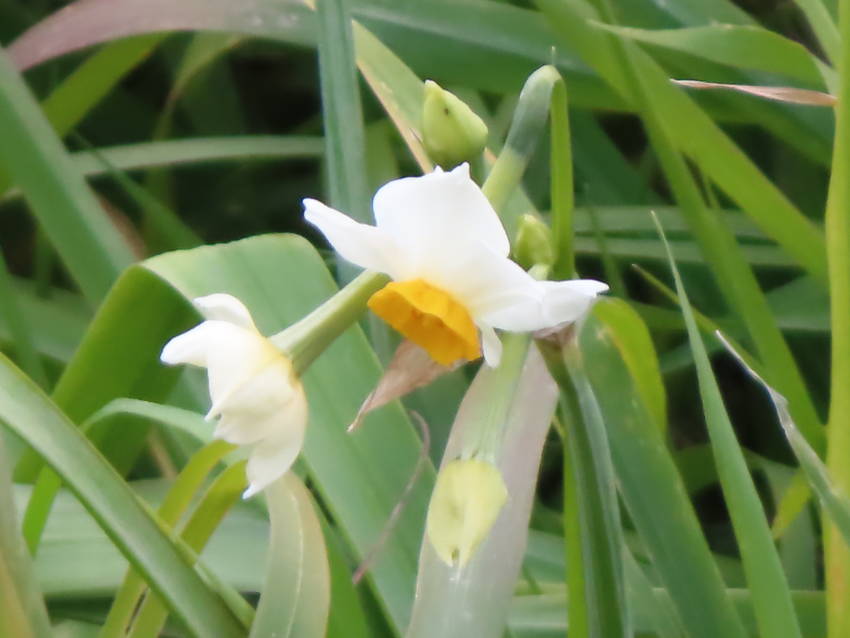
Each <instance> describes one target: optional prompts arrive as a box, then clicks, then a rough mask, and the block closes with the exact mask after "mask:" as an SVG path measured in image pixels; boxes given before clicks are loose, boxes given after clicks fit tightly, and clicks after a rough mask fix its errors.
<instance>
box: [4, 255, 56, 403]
mask: <svg viewBox="0 0 850 638" xmlns="http://www.w3.org/2000/svg"><path fill="white" fill-rule="evenodd" d="M0 299H3V306H2V308H0V323H5V324H6V329H7V330H8V331H9V336H10V337H11V341H12V344H13V347H14V350H15V353H16V354H17V356H18V363H19V364H20V367H21V369H22V370H23V371H24V372H26V373H27V374H28V375H29V376H30V378H31V379H32V380H33V381H35V382H36V383H38V385H40V386H41V387H42V388H47V383H48V382H47V372H46V371H45V369H44V364H43V362H42V361H41V356H40V355H39V354H38V350H37V349H36V346H35V342H34V339H33V336H32V331H31V327H30V325H29V324H28V323H27V321H26V319H25V317H24V314H23V311H22V309H21V306H20V302H19V300H18V294H17V292H16V291H15V290H14V288H13V285H12V275H11V274H10V273H9V269H8V268H7V266H6V259H5V258H4V257H3V254H2V253H0Z"/></svg>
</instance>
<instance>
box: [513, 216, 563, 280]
mask: <svg viewBox="0 0 850 638" xmlns="http://www.w3.org/2000/svg"><path fill="white" fill-rule="evenodd" d="M513 250H514V258H515V259H516V261H517V263H518V264H519V265H520V266H522V267H523V268H526V269H528V268H531V267H533V266H537V265H538V264H540V265H543V266H551V265H552V264H554V263H555V248H554V246H553V245H552V231H551V230H549V227H548V226H547V225H546V224H545V223H544V222H543V221H542V220H541V219H540V218H538V217H536V216H534V215H529V214H525V215H523V216H522V217H520V219H519V228H518V230H517V234H516V241H514V249H513Z"/></svg>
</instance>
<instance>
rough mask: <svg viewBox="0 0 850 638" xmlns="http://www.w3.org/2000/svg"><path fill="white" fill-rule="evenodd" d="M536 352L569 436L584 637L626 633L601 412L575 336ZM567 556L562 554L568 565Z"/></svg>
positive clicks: (617, 526)
mask: <svg viewBox="0 0 850 638" xmlns="http://www.w3.org/2000/svg"><path fill="white" fill-rule="evenodd" d="M541 351H542V352H543V353H544V357H545V358H546V360H547V364H548V365H549V370H550V372H551V373H552V375H553V376H554V377H555V380H556V381H557V382H558V385H559V386H560V388H561V405H562V408H563V410H564V415H565V424H564V425H565V427H566V436H567V438H568V439H569V440H570V444H569V447H568V450H569V462H567V461H566V460H565V464H567V463H568V465H567V467H566V468H565V471H571V472H573V474H574V479H575V481H576V488H577V489H576V495H577V498H578V503H577V505H578V508H577V509H578V517H579V525H580V536H581V538H580V541H581V543H580V544H581V565H582V568H583V574H582V579H581V580H582V581H583V585H584V596H585V603H586V608H587V609H586V618H587V636H588V637H593V638H615V637H616V636H624V637H625V636H631V617H630V611H629V608H628V606H627V602H626V590H625V581H624V566H623V551H624V545H623V537H622V527H621V523H620V511H619V503H618V501H617V495H616V491H615V479H614V468H613V465H612V460H611V455H610V448H609V443H608V439H607V433H606V431H605V424H604V421H603V417H602V412H601V410H600V407H599V403H598V402H597V399H596V396H595V394H594V391H593V388H592V386H591V384H590V381H589V379H588V377H587V373H586V369H585V364H584V362H583V358H582V354H581V353H580V351H579V349H578V344H577V343H576V341H575V338H574V337H572V338H570V340H569V341H568V343H566V344H565V345H563V346H558V345H555V344H548V343H544V344H541ZM565 513H566V511H565ZM571 559H572V557H571V556H567V562H568V563H569V561H570V560H571ZM576 584H579V583H578V582H576ZM570 586H571V587H572V586H574V584H573V583H570Z"/></svg>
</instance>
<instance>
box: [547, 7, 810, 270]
mask: <svg viewBox="0 0 850 638" xmlns="http://www.w3.org/2000/svg"><path fill="white" fill-rule="evenodd" d="M537 4H538V6H540V7H541V9H542V11H543V13H544V14H545V15H546V16H547V17H548V18H549V20H550V22H551V24H552V26H553V28H554V29H555V30H556V31H557V33H558V34H559V35H560V36H561V37H562V39H563V41H564V42H567V43H569V44H570V45H572V47H573V48H574V49H576V50H577V51H578V52H579V54H580V55H581V56H582V57H583V58H584V59H585V60H586V61H587V62H588V64H590V65H591V66H592V67H593V68H595V69H596V71H597V72H598V73H599V74H600V75H601V76H602V77H603V78H604V79H605V80H606V81H607V82H608V83H609V84H610V85H611V86H612V88H614V89H615V90H617V91H619V92H621V94H622V95H623V96H624V97H625V98H626V99H628V100H629V101H630V102H632V103H634V102H635V100H636V97H637V96H636V95H635V94H634V87H633V86H632V85H631V82H630V80H629V77H628V73H627V70H626V69H625V68H624V67H623V64H622V63H621V60H620V59H619V57H618V56H617V54H616V50H615V48H614V46H615V40H613V39H612V38H613V36H611V35H610V34H608V33H604V32H603V31H601V30H599V29H598V27H594V26H593V24H592V23H591V22H590V21H592V20H598V19H599V15H598V14H597V12H596V11H595V10H594V9H593V8H592V7H591V6H589V5H588V4H586V3H585V2H584V0H538V2H537ZM629 56H630V60H631V61H632V63H633V67H634V70H635V73H637V74H639V76H640V78H641V79H642V81H643V82H644V86H645V89H646V90H647V91H648V92H649V93H650V94H651V95H652V99H653V105H654V107H655V109H656V111H657V116H658V118H659V119H661V120H663V121H664V123H665V125H666V128H667V130H668V131H669V134H670V136H671V137H672V141H673V142H674V144H675V145H676V148H677V149H679V150H681V151H682V152H684V153H685V154H687V155H688V156H689V157H691V158H692V159H693V160H694V161H695V162H697V164H698V165H699V166H700V167H701V168H702V169H703V170H704V171H705V172H706V173H707V174H708V175H709V176H710V177H711V178H712V180H713V181H714V182H715V183H717V184H718V186H720V188H721V189H723V190H724V191H725V193H726V194H727V195H729V197H731V198H732V199H733V200H735V201H737V202H738V204H739V205H740V206H741V208H742V209H743V210H744V212H746V213H747V214H748V215H749V216H750V217H751V218H752V219H753V221H755V222H756V223H757V224H758V225H759V226H760V227H761V228H762V229H763V230H764V231H765V233H766V234H767V235H768V236H770V237H773V238H774V239H776V241H777V243H778V244H779V245H780V246H782V248H783V249H784V250H786V251H787V252H788V254H789V255H791V256H792V257H794V259H795V260H796V261H797V262H798V263H799V264H800V265H802V266H803V268H805V269H806V270H807V271H808V272H810V273H811V274H813V275H814V277H815V278H816V279H817V280H818V281H820V282H826V281H827V272H826V259H825V257H824V254H825V251H824V240H823V235H822V233H821V232H820V230H819V229H818V228H817V227H816V226H815V225H814V224H813V223H812V222H811V221H810V220H808V219H806V218H805V217H804V216H803V215H802V214H801V213H800V211H799V210H797V209H796V208H795V207H794V206H793V204H791V202H790V201H789V200H788V199H787V198H786V197H785V196H784V195H783V194H782V193H781V192H780V191H779V190H778V189H777V188H776V187H775V186H774V185H773V184H771V183H770V182H769V181H768V180H767V179H766V178H765V176H764V175H763V174H762V173H761V172H760V171H759V170H758V168H756V166H755V165H754V164H753V162H752V161H751V160H749V158H747V157H746V156H745V155H744V154H743V153H742V152H741V150H740V149H739V148H738V147H737V146H736V145H735V144H734V143H732V141H731V140H730V139H729V138H728V137H727V136H726V135H725V134H724V133H723V132H722V131H721V130H720V129H719V128H718V127H717V125H716V124H715V123H714V122H712V121H711V119H710V118H709V117H708V116H707V115H706V113H705V112H704V111H703V110H702V109H700V108H699V107H698V106H697V105H696V104H695V103H694V102H693V101H692V100H691V99H690V98H689V97H688V96H687V95H686V94H685V93H683V92H682V91H681V90H680V89H679V88H678V87H676V86H674V85H672V84H671V83H670V81H669V79H668V77H667V74H666V73H665V72H664V71H663V70H662V69H661V67H659V66H658V64H657V63H656V62H655V61H654V60H653V59H652V58H650V57H649V56H648V55H647V54H646V53H645V52H643V51H642V50H640V49H637V48H631V49H630V50H629Z"/></svg>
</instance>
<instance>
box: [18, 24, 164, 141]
mask: <svg viewBox="0 0 850 638" xmlns="http://www.w3.org/2000/svg"><path fill="white" fill-rule="evenodd" d="M167 37H168V34H167V33H153V34H149V35H143V36H140V37H137V38H128V39H126V40H118V41H116V42H110V43H108V44H106V45H105V46H104V47H103V48H102V49H100V50H99V51H97V52H95V53H93V54H92V55H91V56H89V57H88V58H87V59H86V61H85V62H83V63H82V64H81V65H80V66H79V67H78V68H77V69H75V70H74V72H73V73H71V74H70V75H69V76H68V77H66V78H65V79H64V80H63V82H62V84H60V85H59V86H58V87H56V89H55V90H54V91H53V92H52V93H51V94H50V95H49V96H48V97H47V98H46V99H45V100H44V102H43V103H42V106H43V108H44V114H45V115H46V116H47V119H48V120H49V121H50V123H51V124H52V125H53V128H54V129H56V132H57V133H58V134H59V136H60V137H64V136H65V135H67V134H68V133H70V132H71V131H72V130H73V129H74V127H75V126H76V125H77V124H79V123H80V122H81V121H82V120H83V118H85V116H86V115H87V114H88V113H89V112H90V111H91V110H92V108H94V106H95V105H97V104H98V103H99V102H100V101H101V100H102V99H103V98H104V97H106V95H108V94H109V92H110V91H111V90H112V89H114V88H115V86H116V85H117V84H118V82H119V81H120V80H121V79H122V78H123V77H124V76H125V75H127V73H129V72H130V71H131V70H132V69H134V68H135V67H136V66H138V65H139V64H140V63H141V62H142V61H144V60H145V59H146V58H148V57H149V56H150V54H151V53H152V52H153V51H154V50H156V48H157V47H158V46H159V45H160V43H162V41H163V40H165V38H167ZM12 59H13V60H14V56H12Z"/></svg>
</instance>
